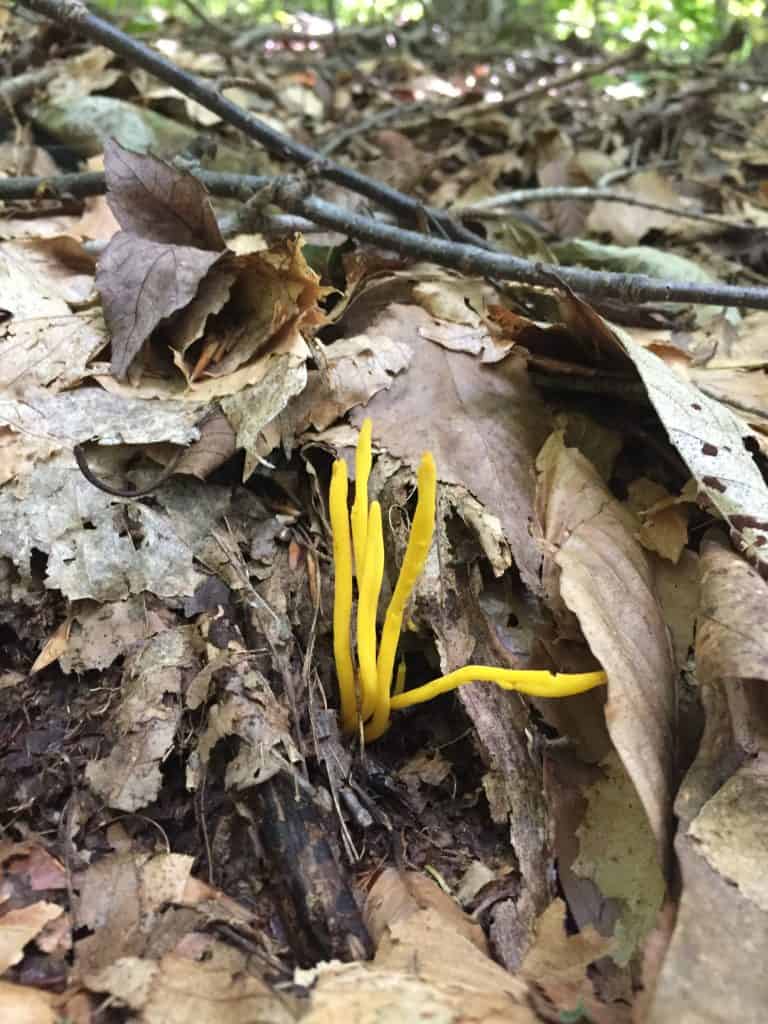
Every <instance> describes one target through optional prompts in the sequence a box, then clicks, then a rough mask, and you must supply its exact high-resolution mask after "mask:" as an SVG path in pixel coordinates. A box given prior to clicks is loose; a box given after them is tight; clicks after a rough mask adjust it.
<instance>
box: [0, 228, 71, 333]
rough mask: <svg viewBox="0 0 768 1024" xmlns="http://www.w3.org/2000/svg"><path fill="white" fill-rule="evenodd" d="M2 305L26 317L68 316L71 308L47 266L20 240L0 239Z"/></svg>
mask: <svg viewBox="0 0 768 1024" xmlns="http://www.w3.org/2000/svg"><path fill="white" fill-rule="evenodd" d="M0 309H5V310H7V311H8V312H9V313H10V314H11V315H12V316H13V317H15V318H17V319H19V320H24V319H28V318H30V317H54V316H69V315H70V313H71V310H70V308H69V305H68V304H67V302H66V300H65V299H64V297H63V296H62V295H61V294H60V292H59V290H58V288H57V286H56V284H55V283H54V282H52V281H51V280H49V279H48V277H47V275H46V273H45V271H44V268H41V267H40V266H39V265H35V261H34V260H33V258H32V253H31V252H29V251H27V250H26V249H25V248H24V246H23V244H21V243H17V242H2V243H0Z"/></svg>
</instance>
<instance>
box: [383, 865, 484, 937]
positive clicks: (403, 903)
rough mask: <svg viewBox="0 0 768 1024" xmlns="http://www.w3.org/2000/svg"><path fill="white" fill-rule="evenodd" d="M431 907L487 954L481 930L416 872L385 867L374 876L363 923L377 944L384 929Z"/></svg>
mask: <svg viewBox="0 0 768 1024" xmlns="http://www.w3.org/2000/svg"><path fill="white" fill-rule="evenodd" d="M424 910H434V911H435V912H436V913H437V914H438V915H439V916H440V917H441V918H443V920H444V922H445V926H446V928H449V929H450V930H451V932H455V933H456V934H459V935H462V936H463V937H464V938H465V939H468V940H469V941H470V942H471V943H472V945H473V946H476V947H477V948H478V949H479V950H480V952H481V953H484V954H485V955H486V956H487V955H488V944H487V942H486V940H485V935H484V934H483V929H482V928H481V927H480V925H478V924H476V923H475V922H474V921H473V920H472V919H471V918H470V917H469V915H468V914H465V913H464V911H463V910H462V909H461V907H460V906H459V905H458V903H457V902H456V901H455V900H454V899H453V898H452V897H451V896H449V895H448V894H447V893H446V892H444V891H443V890H442V889H441V888H440V886H439V885H437V883H436V882H434V881H433V880H432V879H431V878H427V876H426V875H422V874H419V873H418V872H416V871H407V872H400V871H397V870H395V869H394V868H385V870H384V871H382V873H381V874H380V875H379V877H378V878H377V879H376V882H375V884H374V885H373V887H372V888H371V891H370V892H369V893H368V898H367V900H366V902H365V924H366V927H367V929H368V931H369V933H370V935H371V938H372V939H373V942H374V944H375V945H376V946H377V947H378V946H379V945H380V943H381V942H382V939H383V938H384V936H385V934H386V932H387V929H392V928H393V927H395V926H396V925H398V924H402V923H404V922H405V921H407V920H408V919H409V918H410V917H412V916H413V915H414V914H418V913H419V912H421V911H424Z"/></svg>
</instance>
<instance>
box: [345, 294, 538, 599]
mask: <svg viewBox="0 0 768 1024" xmlns="http://www.w3.org/2000/svg"><path fill="white" fill-rule="evenodd" d="M434 324H435V321H434V319H433V318H432V317H431V316H429V314H428V313H426V312H425V311H424V310H423V309H421V308H420V307H418V306H405V305H400V304H392V305H391V306H389V307H388V308H387V309H386V310H385V311H384V312H383V313H382V314H381V316H379V317H378V318H377V320H376V321H375V323H374V324H373V325H371V327H369V328H368V330H367V333H368V334H369V335H372V334H374V333H381V334H384V335H387V336H389V337H391V338H396V339H397V340H398V342H401V343H404V344H407V345H408V346H410V348H411V350H412V353H413V357H412V362H411V366H410V368H409V371H408V373H404V374H400V376H398V377H395V378H394V379H393V381H392V384H391V387H390V389H389V391H386V392H381V393H380V394H378V395H376V396H374V398H373V399H372V400H371V401H370V402H369V403H368V406H367V408H366V409H365V410H361V411H360V412H359V413H358V414H356V416H355V421H356V422H361V421H362V419H363V417H364V416H367V415H368V416H371V417H372V419H373V429H374V436H375V438H376V441H377V442H378V443H379V444H381V445H382V446H383V447H385V448H387V449H388V450H389V451H390V452H391V453H392V454H393V455H396V456H398V457H400V458H402V459H404V460H406V461H407V462H409V463H410V464H411V465H412V466H416V465H417V464H418V462H419V459H420V458H421V454H422V452H424V451H425V450H427V449H429V450H430V451H431V452H432V453H433V455H434V456H435V461H436V462H437V473H438V477H439V479H440V480H441V481H444V482H445V483H455V484H463V485H464V486H465V487H466V488H467V490H469V491H470V492H471V493H472V494H473V495H474V496H475V497H476V498H478V499H479V500H480V502H481V503H482V504H483V505H484V506H485V509H486V511H487V512H489V513H491V514H493V515H495V516H497V517H498V519H499V520H500V522H501V525H502V527H503V529H504V532H505V534H506V537H507V540H508V541H509V544H510V547H511V548H512V553H513V556H514V559H515V562H516V564H517V567H518V569H519V571H520V573H521V575H522V577H523V579H524V580H525V582H526V584H527V585H528V586H529V587H530V588H531V589H532V590H538V589H539V563H540V560H541V556H540V553H539V551H538V548H537V546H536V544H535V542H534V540H533V537H532V535H531V522H532V520H533V497H534V488H535V476H534V469H533V464H534V459H535V457H536V453H537V452H538V450H539V448H540V447H541V445H542V443H543V441H544V439H545V437H546V435H547V432H548V424H549V413H548V411H547V408H546V406H545V405H544V403H543V402H542V401H541V400H540V399H539V397H538V395H537V394H536V392H535V391H534V389H533V388H532V386H531V385H530V384H529V381H528V375H527V373H526V369H525V364H524V362H523V360H522V359H518V358H517V357H515V356H509V357H508V358H507V359H505V360H504V361H503V362H501V363H496V364H494V365H491V366H485V365H482V364H481V363H480V361H479V360H478V359H475V358H473V357H472V356H470V355H466V354H465V353H463V352H451V351H448V350H446V349H445V348H443V347H442V346H440V345H435V344H433V343H432V342H430V341H428V340H426V335H427V334H428V333H429V332H430V329H431V328H433V327H434Z"/></svg>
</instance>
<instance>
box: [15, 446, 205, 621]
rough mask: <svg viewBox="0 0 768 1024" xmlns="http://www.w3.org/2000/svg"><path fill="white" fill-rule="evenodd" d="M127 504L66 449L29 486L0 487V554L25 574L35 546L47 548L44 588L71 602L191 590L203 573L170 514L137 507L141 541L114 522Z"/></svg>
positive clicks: (43, 466)
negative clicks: (97, 481) (96, 484)
mask: <svg viewBox="0 0 768 1024" xmlns="http://www.w3.org/2000/svg"><path fill="white" fill-rule="evenodd" d="M123 504H124V501H123V500H122V499H116V498H114V497H111V496H110V495H107V494H105V493H104V492H103V491H100V490H98V489H97V488H95V487H94V486H93V485H92V484H90V483H89V482H88V481H87V480H86V479H85V477H83V475H82V474H81V473H80V470H79V469H78V468H77V467H76V466H75V465H74V462H73V460H72V457H71V455H69V454H68V453H60V454H58V455H56V456H54V457H52V458H51V459H49V460H48V461H47V462H45V463H43V464H41V465H39V466H37V467H36V468H35V470H34V472H32V473H30V474H29V475H28V476H27V477H25V478H24V480H23V485H22V484H19V485H17V486H16V487H15V488H14V487H10V486H7V487H5V488H3V490H2V491H0V555H6V556H7V557H8V558H9V559H11V560H12V561H13V563H14V564H15V565H16V566H17V567H18V569H19V571H20V572H21V574H22V576H23V577H26V576H28V575H29V573H30V571H31V570H30V560H31V557H32V553H33V551H34V550H37V551H41V552H43V553H44V554H47V555H48V573H47V576H46V581H45V582H46V586H48V587H49V588H58V589H60V590H61V591H62V593H63V594H64V595H65V596H66V597H68V598H69V599H70V600H78V599H80V598H92V599H94V600H98V601H118V600H122V599H124V598H126V597H128V596H129V595H130V594H138V593H140V592H141V591H143V590H149V591H151V592H152V593H155V594H157V595H158V596H162V597H170V598H178V597H182V596H186V595H189V594H193V593H194V591H195V588H196V587H197V586H198V584H199V583H200V582H201V580H202V579H203V576H202V575H201V574H200V573H199V572H198V571H197V569H196V568H195V566H194V558H193V552H192V551H191V550H190V548H189V547H188V546H187V545H186V544H185V543H184V542H183V540H182V539H181V538H180V537H179V536H178V535H177V533H176V532H175V530H174V528H173V526H172V524H171V522H170V520H169V519H168V517H167V516H166V515H164V514H162V513H159V512H157V511H155V510H153V509H151V508H149V506H147V505H141V504H135V505H133V506H132V508H133V510H134V514H135V516H136V517H137V526H138V528H139V529H140V530H141V537H142V540H141V542H140V543H139V542H137V541H135V540H134V539H132V538H131V537H129V536H127V535H126V536H120V533H119V531H118V530H117V529H116V528H115V514H116V510H117V509H119V507H120V506H121V505H123Z"/></svg>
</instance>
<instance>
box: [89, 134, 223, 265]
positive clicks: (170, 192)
mask: <svg viewBox="0 0 768 1024" xmlns="http://www.w3.org/2000/svg"><path fill="white" fill-rule="evenodd" d="M104 174H105V176H106V179H107V201H108V202H109V206H110V209H111V210H112V212H113V213H114V215H115V217H116V219H117V222H118V224H119V225H120V227H121V228H122V229H123V230H124V231H130V232H132V233H133V234H135V235H139V236H140V237H141V238H145V239H147V240H148V241H153V242H164V243H168V244H171V245H180V246H193V247H195V248H197V249H210V250H212V251H214V252H221V251H222V250H223V249H224V248H225V243H224V239H223V238H222V237H221V233H220V231H219V226H218V224H217V222H216V215H215V214H214V212H213V207H212V206H211V202H210V199H209V198H208V193H207V191H206V189H205V186H204V185H202V184H201V183H200V182H199V181H198V180H197V178H195V177H193V176H192V175H191V174H189V172H188V171H184V170H181V169H180V168H178V167H175V166H173V165H171V164H168V163H166V162H165V161H164V160H158V158H157V157H155V156H151V155H150V154H146V153H134V152H131V150H129V149H124V148H123V147H122V146H121V145H120V143H119V142H116V141H115V140H114V139H109V140H108V141H107V142H106V143H105V145H104Z"/></svg>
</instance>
